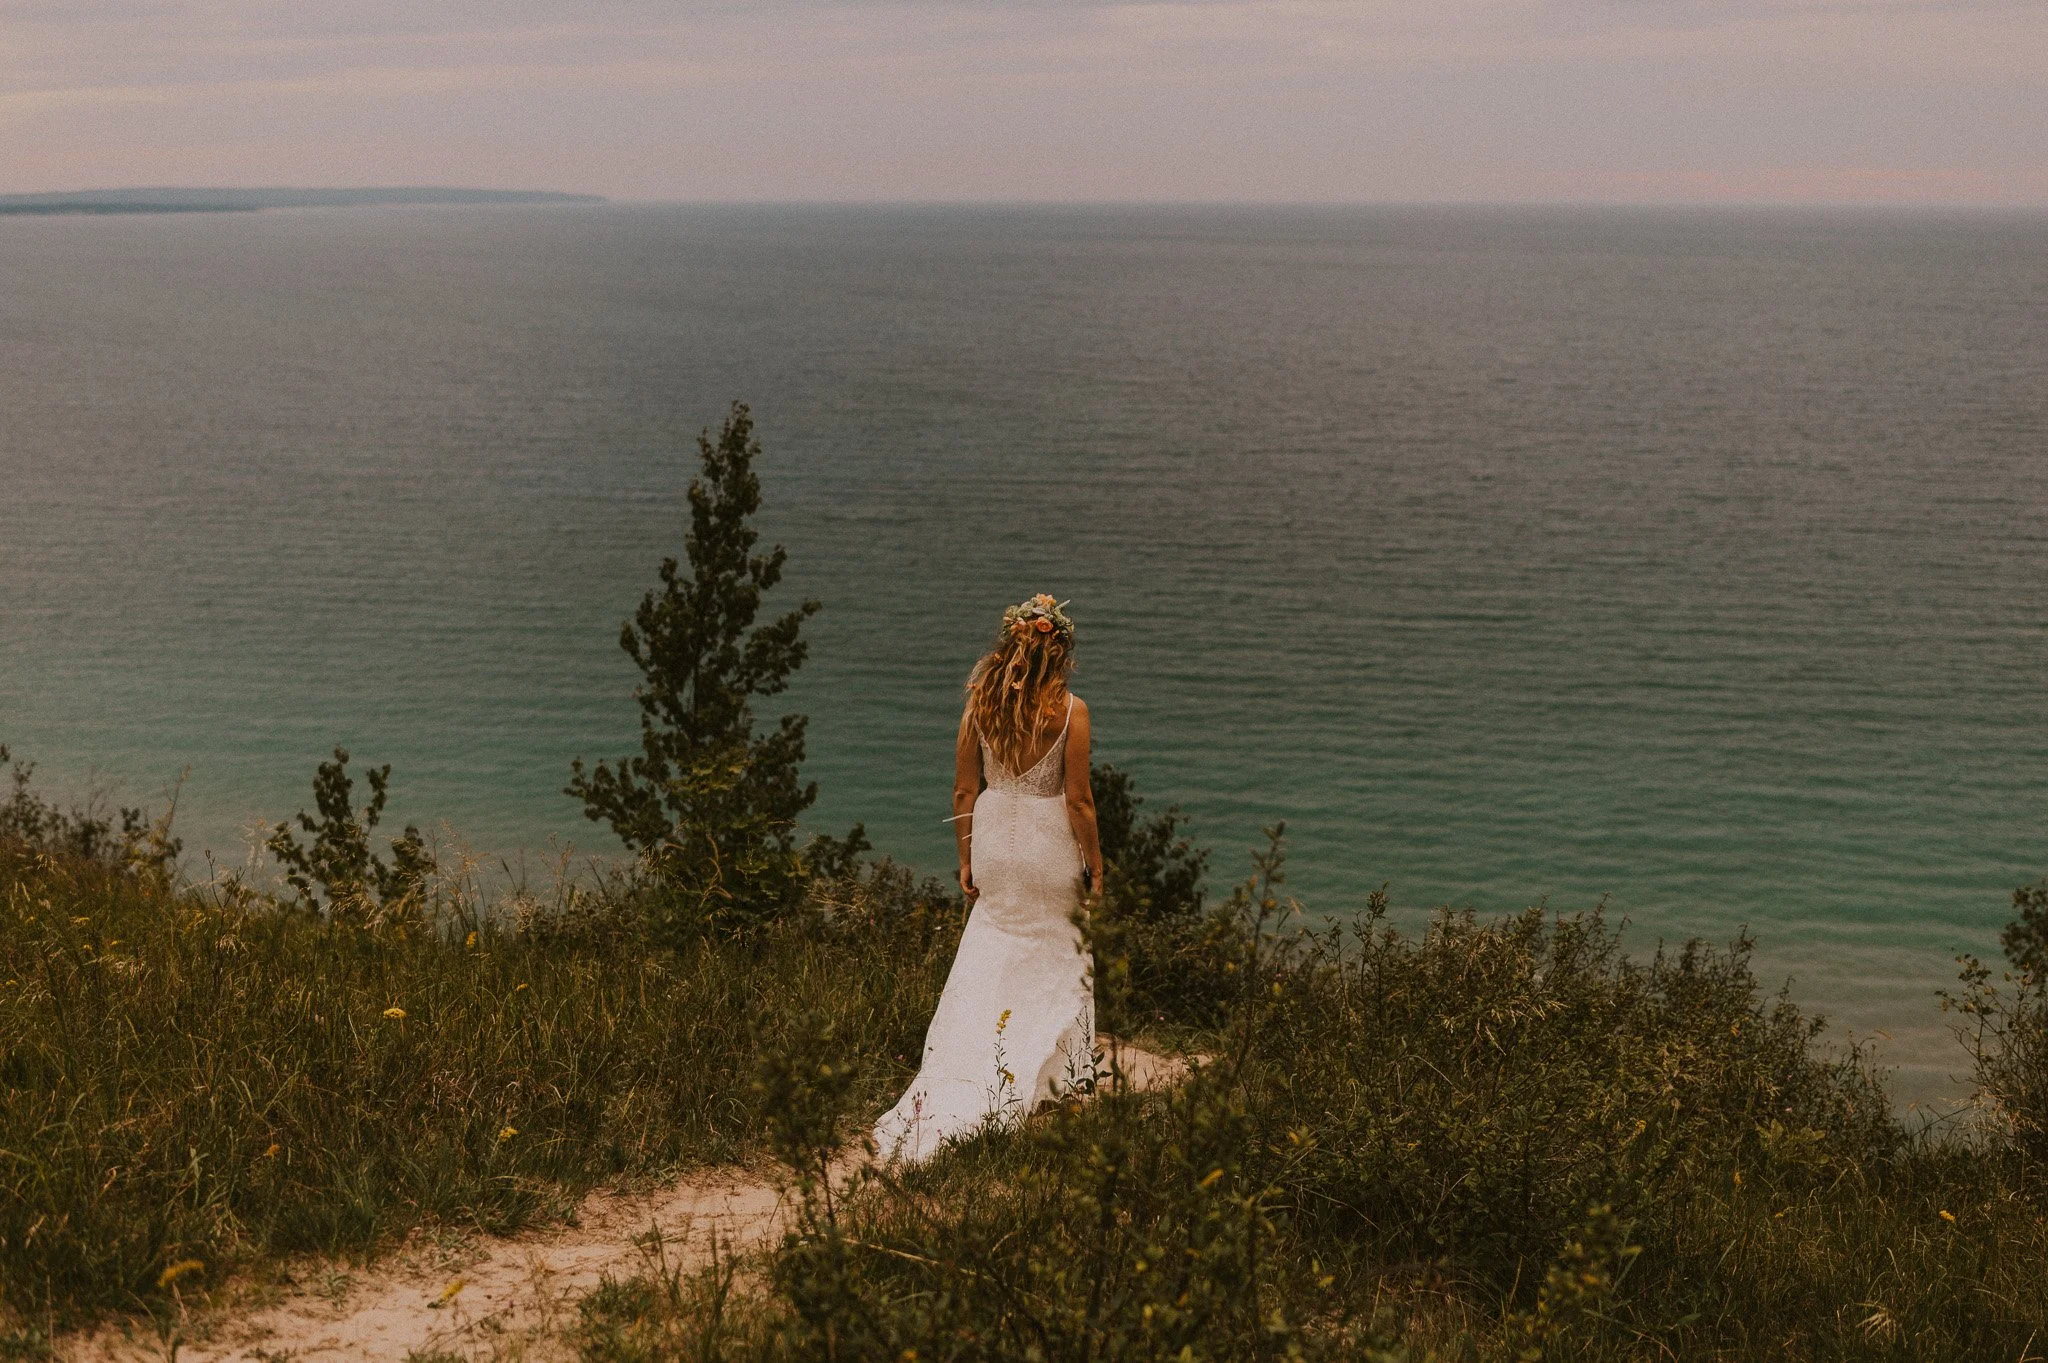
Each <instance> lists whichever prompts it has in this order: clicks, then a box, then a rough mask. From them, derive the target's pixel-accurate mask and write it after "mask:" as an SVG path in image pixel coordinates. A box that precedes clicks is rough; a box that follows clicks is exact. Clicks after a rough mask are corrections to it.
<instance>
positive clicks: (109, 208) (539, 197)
mask: <svg viewBox="0 0 2048 1363" xmlns="http://www.w3.org/2000/svg"><path fill="white" fill-rule="evenodd" d="M603 202H605V200H604V198H603V197H602V196H601V195H596V194H565V193H561V192H559V191H555V190H531V189H451V188H445V187H442V186H435V185H404V186H389V187H381V188H367V189H286V188H269V189H215V188H180V187H151V188H144V189H83V190H69V191H59V192H56V193H49V194H0V215H4V216H38V217H48V216H54V215H60V214H74V213H83V214H105V213H255V212H260V211H262V210H264V209H266V208H371V207H387V206H394V205H419V204H441V205H450V204H455V205H462V204H467V205H481V204H572V203H573V204H594V203H603Z"/></svg>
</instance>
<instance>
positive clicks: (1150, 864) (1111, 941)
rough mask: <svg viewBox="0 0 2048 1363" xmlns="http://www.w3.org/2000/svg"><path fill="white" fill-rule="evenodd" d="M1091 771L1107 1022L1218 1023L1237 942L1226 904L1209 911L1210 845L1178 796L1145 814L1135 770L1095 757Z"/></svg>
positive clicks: (1101, 995)
mask: <svg viewBox="0 0 2048 1363" xmlns="http://www.w3.org/2000/svg"><path fill="white" fill-rule="evenodd" d="M1088 776H1089V785H1090V786H1091V787H1092V789H1093V791H1094V795H1095V820H1096V827H1097V830H1098V832H1099V833H1100V835H1101V839H1102V857H1103V862H1104V876H1103V893H1102V898H1101V901H1100V903H1099V905H1098V906H1097V908H1096V911H1095V914H1094V915H1093V918H1092V921H1091V922H1090V923H1089V924H1088V936H1089V945H1090V948H1091V950H1092V951H1093V952H1094V955H1095V969H1096V979H1097V984H1098V989H1097V991H1096V992H1097V995H1098V999H1097V1009H1098V1017H1099V1019H1100V1021H1101V1023H1102V1025H1103V1027H1104V1028H1105V1029H1106V1030H1109V1031H1112V1032H1116V1033H1118V1034H1120V1035H1136V1034H1138V1033H1142V1032H1145V1031H1148V1030H1151V1029H1156V1028H1158V1027H1160V1026H1162V1025H1166V1026H1178V1027H1183V1028H1185V1027H1194V1028H1213V1027H1215V1026H1218V1025H1220V1023H1221V1021H1222V1017H1223V1011H1224V1006H1225V1003H1226V1001H1227V1000H1228V999H1229V998H1230V997H1231V996H1232V995H1233V994H1234V993H1235V992H1236V989H1237V983H1236V982H1235V981H1234V980H1232V979H1231V978H1230V976H1229V974H1228V971H1227V969H1226V967H1228V966H1229V964H1230V962H1231V961H1232V960H1233V959H1234V958H1235V955H1236V953H1237V952H1238V950H1239V949H1240V947H1241V943H1239V942H1238V940H1237V934H1236V927H1237V926H1238V923H1237V920H1236V919H1235V918H1234V917H1233V916H1232V915H1231V914H1230V913H1228V912H1226V913H1222V914H1217V913H1210V912H1207V911H1205V907H1204V903H1203V893H1202V878H1203V875H1204V873H1205V872H1206V871H1207V869H1208V861H1209V854H1208V852H1207V851H1205V850H1204V849H1202V848H1198V847H1196V846H1195V845H1194V843H1193V842H1192V840H1190V839H1189V838H1188V836H1187V834H1186V832H1185V828H1186V823H1187V820H1186V818H1185V817H1184V816H1183V815H1182V814H1181V811H1180V807H1179V806H1178V805H1169V806H1168V807H1167V808H1166V809H1164V810H1161V811H1160V812H1159V813H1157V814H1154V815H1152V816H1150V817H1149V818H1146V817H1141V815H1140V807H1141V806H1142V805H1143V804H1144V797H1143V796H1141V795H1139V794H1138V790H1137V785H1136V783H1135V782H1134V781H1133V780H1132V779H1131V776H1130V774H1129V773H1127V772H1123V771H1120V770H1118V769H1117V768H1115V767H1113V766H1108V765H1098V766H1096V767H1094V768H1092V769H1091V770H1090V771H1089V773H1088ZM1276 871H1277V868H1276Z"/></svg>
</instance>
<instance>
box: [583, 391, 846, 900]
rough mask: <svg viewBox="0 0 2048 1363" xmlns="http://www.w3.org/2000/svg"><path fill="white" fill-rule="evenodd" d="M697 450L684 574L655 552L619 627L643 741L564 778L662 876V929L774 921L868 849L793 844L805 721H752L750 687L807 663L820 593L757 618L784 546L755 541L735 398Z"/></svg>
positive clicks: (747, 460) (802, 797)
mask: <svg viewBox="0 0 2048 1363" xmlns="http://www.w3.org/2000/svg"><path fill="white" fill-rule="evenodd" d="M697 452H698V457H699V461H700V471H699V474H698V476H697V477H695V478H692V479H691V480H690V491H689V502H690V531H689V534H688V536H687V537H686V539H685V541H684V557H685V558H686V559H687V561H688V565H689V567H688V572H687V574H686V573H685V572H684V569H683V566H682V565H681V564H679V563H678V562H677V561H676V560H675V559H673V558H664V559H663V560H662V561H661V567H660V570H659V575H660V580H661V585H660V587H659V588H658V589H653V590H649V591H648V592H647V594H646V595H645V596H644V597H643V598H642V599H641V602H640V608H639V610H638V611H636V612H635V613H634V616H633V618H632V619H631V620H628V621H627V622H626V623H625V624H624V626H623V627H622V628H621V630H620V634H619V647H620V648H622V649H624V650H625V652H626V655H627V656H628V657H630V658H631V659H632V660H633V664H634V666H636V667H637V668H639V669H640V674H641V677H642V681H641V684H640V686H639V687H638V688H637V689H636V690H635V691H634V693H633V696H634V700H635V701H636V702H637V703H638V704H639V707H640V752H639V753H638V754H636V755H632V756H628V757H623V758H620V759H619V760H618V761H617V762H602V761H601V762H598V763H597V764H595V765H594V766H592V767H591V768H589V769H588V770H586V769H585V767H584V765H583V762H582V759H580V758H579V759H577V761H576V762H575V763H574V765H573V767H572V771H573V775H572V777H571V779H570V781H569V785H568V787H567V793H568V794H570V795H573V796H575V797H576V798H577V799H579V800H581V801H582V802H583V809H584V813H585V815H586V816H587V817H589V818H590V819H592V820H593V821H598V822H603V823H606V824H608V825H610V827H611V829H612V831H613V832H614V833H615V834H617V835H618V838H619V841H621V842H622V843H624V844H625V845H626V846H627V847H628V848H630V849H632V850H633V851H634V852H637V853H638V854H639V855H640V857H641V859H642V864H643V865H644V866H645V867H646V868H648V869H649V870H650V871H651V872H653V873H654V874H655V876H656V877H657V878H658V880H659V881H660V883H661V884H662V885H663V886H665V887H666V889H667V891H668V909H669V911H668V914H667V921H666V922H665V924H664V926H665V928H666V929H667V930H668V931H670V932H671V933H675V932H678V931H681V932H688V931H692V930H696V929H699V928H701V927H704V926H707V925H708V926H712V927H715V928H735V927H746V926H750V925H757V924H759V923H761V922H765V921H767V920H770V919H773V918H775V917H777V916H779V915H781V914H783V913H785V912H787V911H788V910H789V909H791V908H792V907H794V906H795V904H796V903H797V902H798V901H799V899H800V898H801V896H802V893H803V886H804V882H805V881H806V879H807V878H808V875H809V873H810V871H811V869H812V868H813V866H817V867H820V868H822V869H823V870H824V871H825V872H827V873H828V874H829V873H837V872H841V871H844V870H846V869H848V868H849V867H850V865H851V863H852V862H853V861H854V859H856V858H857V857H858V855H859V854H860V853H861V852H862V851H864V850H866V848H867V841H866V839H865V837H864V836H863V835H862V832H861V830H860V829H859V828H855V829H854V830H853V831H852V833H850V834H849V835H848V837H846V838H844V839H832V838H824V839H819V840H818V841H816V842H815V843H813V844H812V845H811V847H810V848H808V849H806V851H801V852H800V851H799V849H798V847H797V844H796V821H797V818H798V816H799V815H801V814H802V813H803V812H804V810H806V809H808V808H810V806H811V803H812V801H814V800H815V799H816V798H817V794H818V788H817V786H816V784H815V783H808V784H807V783H805V782H804V781H803V780H802V778H801V776H800V775H799V768H800V766H801V764H802V762H803V757H804V730H805V726H806V723H807V721H806V719H805V717H804V716H802V715H794V714H792V715H784V716H782V717H781V719H780V720H779V721H777V722H776V724H775V725H774V726H773V727H771V728H769V729H767V730H765V731H762V732H756V730H755V722H754V718H755V717H754V702H755V700H756V698H759V697H765V696H773V695H777V694H779V693H781V692H782V691H783V690H785V689H786V688H787V687H788V685H789V679H790V677H791V675H792V674H793V673H795V672H796V670H797V669H798V668H800V667H801V666H803V662H804V657H805V654H806V652H807V651H808V649H809V645H808V644H806V643H805V642H804V640H803V638H802V631H803V623H804V621H805V620H807V619H809V618H810V617H811V616H812V615H813V614H815V613H816V612H817V611H818V609H819V603H818V602H816V601H803V602H800V603H799V604H798V605H797V606H796V607H795V608H793V609H791V610H789V611H787V612H785V613H784V614H782V615H780V616H777V617H775V618H774V619H772V620H769V621H767V622H766V623H763V624H759V625H757V624H755V619H756V617H757V616H758V615H759V614H760V610H761V603H762V598H763V597H764V596H765V595H766V593H767V592H769V591H770V590H771V589H773V588H774V587H775V585H776V584H777V583H778V582H780V581H781V580H782V570H783V565H784V563H785V562H786V561H787V559H788V553H787V551H786V550H784V549H783V548H782V546H781V545H777V546H776V547H775V548H774V549H772V550H770V551H769V552H768V553H765V554H758V553H755V552H754V549H755V545H756V544H757V543H758V542H759V539H760V535H759V532H758V531H756V530H755V529H754V527H753V525H752V517H753V515H754V513H755V512H757V511H758V510H759V509H760V506H761V480H760V478H759V476H758V475H757V474H756V473H755V472H754V461H755V460H756V459H757V458H759V457H760V454H761V445H760V442H759V441H758V440H757V439H755V437H754V423H753V417H752V416H751V415H750V414H749V412H748V410H747V408H746V406H745V405H744V404H742V403H734V404H733V408H732V411H731V413H730V414H729V415H728V416H727V417H726V420H725V423H724V425H722V426H721V427H720V428H719V432H718V439H717V440H716V441H713V440H712V439H711V436H710V433H709V432H708V431H707V432H705V433H702V434H700V435H699V436H698V439H697ZM806 853H808V855H806Z"/></svg>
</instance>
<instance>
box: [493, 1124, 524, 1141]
mask: <svg viewBox="0 0 2048 1363" xmlns="http://www.w3.org/2000/svg"><path fill="white" fill-rule="evenodd" d="M518 1134H519V1128H518V1127H516V1126H508V1127H503V1128H501V1129H500V1130H499V1132H498V1139H499V1140H501V1141H509V1140H511V1139H512V1138H513V1137H514V1136H516V1135H518Z"/></svg>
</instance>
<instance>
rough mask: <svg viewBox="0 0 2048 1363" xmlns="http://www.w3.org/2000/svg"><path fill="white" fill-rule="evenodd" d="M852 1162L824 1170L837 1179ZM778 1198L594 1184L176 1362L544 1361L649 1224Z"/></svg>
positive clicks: (632, 1262) (691, 1248) (132, 1359)
mask: <svg viewBox="0 0 2048 1363" xmlns="http://www.w3.org/2000/svg"><path fill="white" fill-rule="evenodd" d="M1120 1063H1121V1065H1122V1067H1123V1071H1124V1074H1125V1076H1126V1078H1127V1080H1128V1081H1129V1082H1130V1083H1131V1084H1133V1085H1134V1086H1136V1087H1138V1088H1151V1087H1154V1086H1157V1085H1159V1084H1162V1083H1171V1082H1172V1081H1173V1080H1174V1079H1175V1078H1177V1077H1178V1076H1179V1075H1180V1074H1181V1073H1182V1072H1183V1071H1184V1068H1185V1067H1184V1066H1183V1065H1182V1064H1181V1062H1179V1061H1176V1060H1169V1059H1164V1058H1161V1057H1159V1056H1156V1055H1153V1054H1150V1053H1149V1052H1145V1051H1141V1050H1138V1049H1137V1048H1135V1047H1131V1046H1124V1047H1122V1048H1121V1050H1120ZM854 1168H855V1165H854V1163H853V1162H852V1161H850V1160H849V1161H847V1162H846V1163H844V1164H843V1165H842V1166H841V1167H840V1169H839V1171H838V1175H837V1176H838V1177H845V1176H848V1175H850V1174H851V1173H852V1172H853V1170H854ZM789 1212H790V1207H789V1204H788V1202H787V1200H786V1199H785V1198H784V1197H783V1195H782V1194H781V1193H780V1192H778V1190H777V1189H776V1188H775V1186H774V1185H773V1184H772V1183H771V1182H770V1181H769V1180H767V1179H766V1178H763V1177H761V1176H760V1175H758V1174H755V1173H752V1172H748V1171H743V1170H733V1169H720V1170H713V1171H707V1172H703V1173H698V1174H693V1175H691V1176H689V1177H686V1178H684V1179H681V1180H680V1181H678V1182H676V1183H674V1184H671V1185H669V1186H668V1187H666V1188H662V1189H660V1190H658V1191H656V1192H653V1193H650V1194H640V1195H634V1194H621V1193H617V1192H610V1191H600V1192H596V1193H593V1194H591V1195H590V1196H589V1197H587V1198H585V1199H584V1200H583V1202H582V1204H581V1205H580V1206H579V1207H578V1209H577V1214H576V1217H575V1224H573V1225H569V1226H551V1227H548V1228H545V1229H540V1230H532V1231H525V1232H521V1233H520V1234H517V1235H512V1236H507V1237H504V1238H502V1239H486V1240H482V1241H478V1242H463V1243H458V1244H457V1245H455V1246H452V1247H435V1246H432V1245H429V1244H424V1243H421V1244H409V1245H408V1246H407V1247H406V1248H405V1249H402V1250H401V1251H400V1252H399V1253H397V1254H395V1255H393V1256H392V1257H391V1258H390V1259H389V1260H387V1261H384V1262H382V1263H379V1264H376V1265H373V1266H372V1267H370V1268H368V1269H365V1270H363V1271H361V1272H358V1273H355V1274H353V1275H344V1274H341V1273H340V1272H339V1271H338V1270H337V1271H330V1272H328V1273H326V1274H324V1275H323V1274H322V1273H320V1272H319V1271H317V1270H315V1271H308V1272H301V1274H300V1275H299V1276H300V1279H301V1280H302V1282H304V1283H306V1284H308V1285H303V1286H301V1287H299V1288H298V1289H296V1290H294V1291H293V1292H291V1293H290V1294H289V1295H287V1296H286V1297H284V1298H283V1299H282V1300H280V1301H277V1302H275V1303H272V1304H270V1305H266V1306H263V1307H260V1308H258V1309H256V1310H253V1311H250V1312H247V1313H244V1314H239V1315H230V1316H228V1317H227V1318H225V1319H216V1320H212V1321H209V1322H207V1323H206V1328H205V1330H204V1338H202V1339H199V1340H196V1341H195V1342H192V1343H186V1344H183V1345H181V1346H180V1347H179V1348H178V1349H177V1351H176V1357H177V1359H179V1360H181V1363H230V1361H231V1360H232V1361H233V1363H277V1360H280V1359H283V1358H290V1359H293V1360H307V1363H330V1361H333V1363H339V1360H347V1359H379V1360H391V1363H401V1361H402V1360H404V1359H405V1358H406V1356H407V1355H408V1354H422V1355H424V1354H432V1353H444V1354H456V1355H460V1356H462V1357H464V1358H485V1359H514V1358H517V1359H532V1360H539V1359H550V1358H557V1357H563V1356H565V1351H564V1349H563V1346H562V1345H561V1343H560V1341H559V1338H558V1336H559V1333H560V1331H561V1330H562V1329H563V1327H565V1326H567V1325H569V1324H572V1323H573V1322H574V1321H575V1319H576V1314H577V1312H576V1305H577V1302H578V1301H579V1300H580V1299H581V1298H582V1297H583V1296H585V1295H586V1294H587V1293H589V1292H590V1291H591V1290H592V1289H594V1288H595V1287H597V1285H598V1284H599V1282H600V1281H601V1280H602V1279H603V1278H604V1277H605V1276H606V1275H607V1274H609V1275H610V1276H612V1277H614V1278H628V1277H631V1276H632V1275H634V1274H635V1273H637V1272H639V1271H640V1270H641V1269H642V1267H643V1266H645V1265H646V1264H647V1263H648V1251H649V1248H651V1246H652V1243H653V1242H652V1240H651V1239H650V1232H651V1231H655V1230H657V1229H658V1231H659V1234H660V1236H661V1239H662V1246H661V1247H662V1253H663V1255H664V1257H665V1259H666V1261H667V1263H668V1265H669V1267H670V1268H671V1269H673V1268H677V1267H681V1268H683V1269H684V1270H685V1271H687V1270H690V1269H694V1268H698V1267H701V1266H703V1265H705V1264H707V1263H709V1262H710V1261H711V1255H712V1247H713V1244H714V1241H715V1243H716V1245H717V1250H718V1252H719V1253H720V1254H725V1253H728V1252H730V1253H745V1252H746V1251H748V1250H753V1249H759V1248H761V1247H763V1246H765V1245H767V1244H769V1243H771V1242H772V1241H773V1240H774V1239H775V1238H776V1237H777V1236H779V1235H780V1234H781V1233H782V1230H783V1227H784V1226H785V1225H787V1224H788V1216H789ZM169 1353H170V1351H169V1350H168V1349H167V1348H166V1347H165V1346H164V1345H163V1344H161V1343H160V1342H158V1341H157V1340H155V1339H153V1338H149V1337H148V1336H147V1331H146V1330H145V1331H143V1332H141V1334H140V1336H138V1334H136V1333H133V1332H132V1327H131V1331H121V1330H116V1329H103V1330H100V1331H96V1332H94V1333H93V1334H91V1335H88V1336H83V1337H77V1338H73V1339H71V1340H69V1341H64V1342H63V1343H62V1344H61V1345H60V1348H59V1349H58V1356H59V1357H60V1358H61V1359H64V1360H67V1363H138V1360H141V1359H146V1358H152V1359H159V1360H161V1359H165V1358H166V1357H167V1356H168V1355H169Z"/></svg>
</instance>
